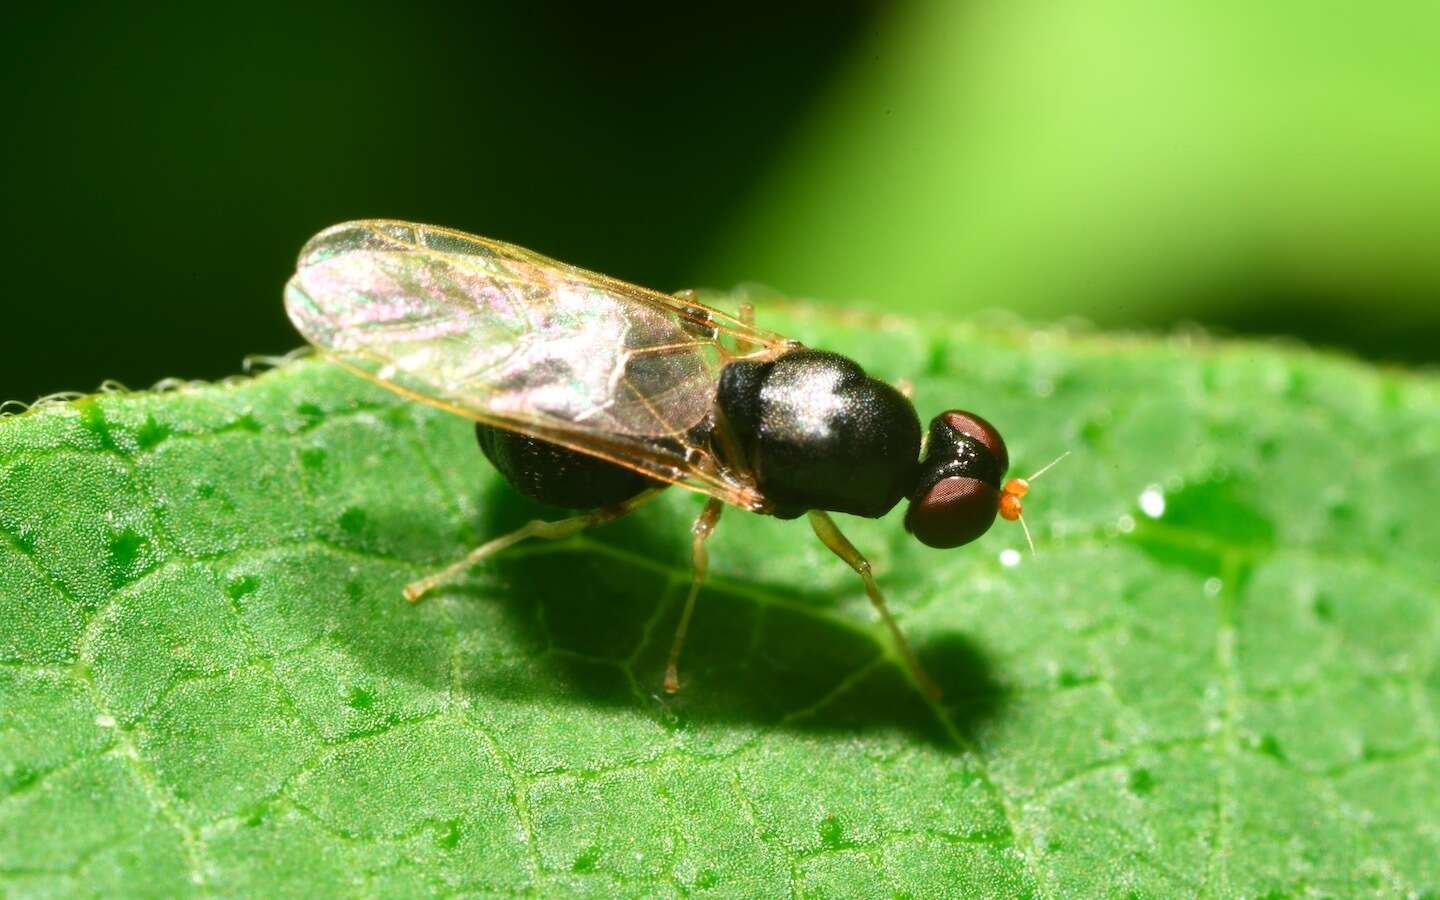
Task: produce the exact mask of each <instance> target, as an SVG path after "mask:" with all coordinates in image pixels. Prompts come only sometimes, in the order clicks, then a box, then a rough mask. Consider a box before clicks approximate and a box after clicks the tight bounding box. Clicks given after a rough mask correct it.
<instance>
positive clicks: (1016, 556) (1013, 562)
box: [1000, 547, 1020, 569]
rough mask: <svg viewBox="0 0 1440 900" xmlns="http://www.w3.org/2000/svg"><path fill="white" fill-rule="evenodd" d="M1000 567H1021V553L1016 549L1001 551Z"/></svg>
mask: <svg viewBox="0 0 1440 900" xmlns="http://www.w3.org/2000/svg"><path fill="white" fill-rule="evenodd" d="M1000 565H1002V566H1004V567H1006V568H1007V569H1008V568H1012V567H1014V566H1018V565H1020V551H1019V550H1016V549H1015V548H1014V547H1006V548H1005V549H1004V550H1001V551H1000Z"/></svg>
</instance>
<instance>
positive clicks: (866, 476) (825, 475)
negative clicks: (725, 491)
mask: <svg viewBox="0 0 1440 900" xmlns="http://www.w3.org/2000/svg"><path fill="white" fill-rule="evenodd" d="M715 403H716V412H717V420H718V421H717V426H718V427H719V428H723V429H727V430H728V433H729V434H730V435H731V436H732V437H733V442H734V445H735V446H734V450H735V451H736V452H738V453H739V455H740V457H741V459H739V460H737V461H734V462H733V464H735V465H738V466H740V467H741V468H743V469H745V470H746V471H749V472H750V473H752V475H753V476H754V478H755V481H756V486H757V487H759V488H760V491H761V493H763V494H764V495H765V498H766V500H767V501H769V503H770V504H771V509H770V510H769V512H770V513H771V514H772V515H775V516H778V517H779V518H782V519H793V518H795V517H796V516H799V515H801V514H802V513H805V512H806V511H808V510H812V509H823V510H829V511H833V512H843V513H850V514H852V515H857V516H866V517H870V518H878V517H879V516H883V515H885V513H887V512H889V511H890V509H891V508H892V507H893V506H894V505H895V504H896V503H897V502H899V501H900V500H901V498H903V497H904V496H905V495H906V494H907V493H908V492H909V490H910V488H911V486H912V485H913V484H914V482H915V472H916V465H917V460H918V458H919V455H920V420H919V418H918V417H917V416H916V415H915V407H913V406H912V405H911V404H910V401H909V400H907V399H905V397H904V395H902V394H901V393H900V392H899V391H897V390H895V388H893V387H891V386H890V385H888V384H886V383H885V382H883V381H878V380H876V379H874V378H871V377H869V376H868V375H866V374H865V370H864V369H862V368H860V366H859V365H858V364H857V363H855V362H854V361H853V360H851V359H848V358H847V357H844V356H841V355H839V354H838V353H827V352H824V351H820V350H794V351H792V352H790V353H787V354H785V355H784V356H781V357H779V358H778V359H774V360H771V361H769V362H749V361H739V362H733V363H731V364H729V365H727V366H726V367H725V368H724V370H722V371H721V373H720V387H719V390H718V392H717V394H716V398H715ZM717 449H721V450H722V452H723V450H724V448H723V447H721V448H717Z"/></svg>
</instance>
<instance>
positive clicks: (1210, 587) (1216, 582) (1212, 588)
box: [1205, 578, 1225, 597]
mask: <svg viewBox="0 0 1440 900" xmlns="http://www.w3.org/2000/svg"><path fill="white" fill-rule="evenodd" d="M1223 587H1225V582H1223V581H1221V580H1220V579H1218V578H1207V579H1205V596H1207V597H1214V596H1215V595H1216V594H1219V593H1220V589H1221V588H1223Z"/></svg>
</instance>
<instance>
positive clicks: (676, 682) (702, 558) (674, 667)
mask: <svg viewBox="0 0 1440 900" xmlns="http://www.w3.org/2000/svg"><path fill="white" fill-rule="evenodd" d="M724 510H725V505H724V504H723V503H721V502H720V501H719V500H716V499H713V498H712V499H711V500H710V502H709V503H706V504H705V508H704V509H703V510H701V512H700V515H699V516H698V517H697V518H696V519H695V524H694V526H693V527H691V529H690V533H691V535H692V543H691V545H690V547H691V553H692V556H693V560H694V568H693V570H692V571H691V574H690V593H689V594H687V595H686V597H685V608H684V609H683V610H682V611H681V612H680V624H679V625H677V626H676V627H675V639H674V640H673V641H671V643H670V658H669V659H668V660H667V661H666V663H665V693H667V694H673V693H675V692H676V691H678V690H680V651H681V649H683V648H684V646H685V634H686V632H688V631H689V630H690V617H691V616H693V615H694V614H695V598H696V597H698V596H699V595H700V585H701V583H703V582H704V581H705V571H706V569H708V568H709V567H710V554H709V553H708V552H707V551H706V549H705V542H706V541H707V540H709V539H710V535H711V534H713V533H714V532H715V523H716V522H718V521H720V513H721V512H723V511H724Z"/></svg>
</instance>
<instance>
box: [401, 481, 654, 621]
mask: <svg viewBox="0 0 1440 900" xmlns="http://www.w3.org/2000/svg"><path fill="white" fill-rule="evenodd" d="M662 490H664V488H650V489H649V490H646V491H642V492H640V493H638V494H636V495H635V496H633V497H631V498H630V499H628V500H625V501H622V502H620V503H616V504H615V505H614V506H603V507H601V508H600V509H594V510H591V511H590V512H587V513H582V514H581V515H578V516H571V517H570V518H568V519H556V520H555V521H553V522H547V521H546V520H544V519H532V520H531V521H529V522H527V523H525V524H524V525H521V526H520V527H519V528H517V529H515V530H514V531H512V532H510V533H509V534H502V535H501V536H500V537H497V538H493V539H491V540H488V541H486V542H485V543H483V544H481V545H480V546H478V547H476V548H475V549H474V550H471V551H470V552H469V553H467V554H465V556H464V558H463V559H460V560H457V561H456V562H454V563H451V564H450V565H448V566H446V567H445V568H443V569H441V570H440V571H438V572H435V573H434V574H432V575H427V576H426V577H424V578H422V579H420V580H419V581H412V582H410V583H409V584H407V585H405V599H406V600H409V601H410V602H411V603H419V602H420V601H421V600H422V599H423V598H424V597H425V594H427V593H428V592H430V591H431V590H433V589H434V588H436V587H438V586H439V585H442V584H444V583H445V582H447V581H453V580H454V579H455V578H457V577H458V576H460V575H463V574H464V573H465V572H466V570H468V569H469V568H470V567H471V566H474V565H476V564H478V563H480V562H482V561H484V560H486V559H488V558H489V557H491V556H494V555H495V554H497V553H499V552H500V551H502V550H506V549H509V548H510V547H513V546H514V545H516V544H518V543H520V542H521V541H523V540H525V539H526V538H542V539H544V540H547V541H557V540H560V539H561V538H567V537H570V536H571V535H572V534H578V533H579V532H581V531H584V530H585V529H586V528H589V527H590V526H592V525H603V524H604V523H606V522H613V521H615V520H616V519H618V518H620V517H621V516H623V515H626V514H628V513H630V512H633V511H634V510H636V509H638V508H639V507H641V506H643V505H644V504H646V503H648V502H650V501H651V500H653V499H655V497H656V496H657V495H658V494H659V493H660V492H661V491H662Z"/></svg>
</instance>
